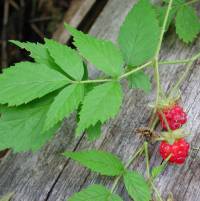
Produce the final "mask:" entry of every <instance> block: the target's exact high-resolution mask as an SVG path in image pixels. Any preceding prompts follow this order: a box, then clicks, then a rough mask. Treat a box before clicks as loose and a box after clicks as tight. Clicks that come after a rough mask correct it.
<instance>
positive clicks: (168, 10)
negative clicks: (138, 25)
mask: <svg viewBox="0 0 200 201" xmlns="http://www.w3.org/2000/svg"><path fill="white" fill-rule="evenodd" d="M172 2H173V0H170V1H169V4H168V7H167V11H166V14H165V18H164V22H163V26H162V29H161V33H160V39H159V42H158V46H157V50H156V54H155V58H157V59H158V57H159V52H160V48H161V45H162V40H163V36H164V33H165V28H166V25H167V20H168V17H169V12H170V10H171V8H172Z"/></svg>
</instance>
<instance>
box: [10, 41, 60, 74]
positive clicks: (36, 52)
mask: <svg viewBox="0 0 200 201" xmlns="http://www.w3.org/2000/svg"><path fill="white" fill-rule="evenodd" d="M10 42H11V43H13V44H15V45H16V46H18V47H20V48H22V49H25V50H27V51H29V52H30V53H31V54H30V56H31V57H32V58H33V59H34V60H35V62H37V63H40V64H46V65H47V66H48V67H50V68H52V69H54V70H58V71H59V70H60V68H59V67H58V66H57V65H56V64H55V62H54V60H53V59H52V58H51V56H50V54H49V52H48V50H47V48H46V47H45V46H44V45H43V44H41V43H31V42H20V41H15V40H10Z"/></svg>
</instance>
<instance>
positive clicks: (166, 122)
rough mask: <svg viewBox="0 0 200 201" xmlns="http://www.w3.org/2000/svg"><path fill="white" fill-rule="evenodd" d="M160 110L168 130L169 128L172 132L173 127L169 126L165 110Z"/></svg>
mask: <svg viewBox="0 0 200 201" xmlns="http://www.w3.org/2000/svg"><path fill="white" fill-rule="evenodd" d="M159 112H160V114H161V116H162V118H163V120H164V123H165V125H166V127H167V130H168V131H169V132H170V133H172V130H171V128H170V127H169V123H168V121H167V119H166V117H165V115H164V113H163V111H162V110H160V111H159Z"/></svg>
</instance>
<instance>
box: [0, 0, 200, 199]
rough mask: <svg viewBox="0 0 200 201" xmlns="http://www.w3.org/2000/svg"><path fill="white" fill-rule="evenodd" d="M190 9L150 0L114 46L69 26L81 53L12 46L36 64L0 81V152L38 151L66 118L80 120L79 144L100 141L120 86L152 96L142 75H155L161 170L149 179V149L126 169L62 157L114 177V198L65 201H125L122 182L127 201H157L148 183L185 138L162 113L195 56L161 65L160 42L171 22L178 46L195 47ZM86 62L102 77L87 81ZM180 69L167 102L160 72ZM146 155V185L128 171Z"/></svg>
mask: <svg viewBox="0 0 200 201" xmlns="http://www.w3.org/2000/svg"><path fill="white" fill-rule="evenodd" d="M194 2H195V1H191V2H185V1H184V0H174V1H173V0H164V5H163V6H162V7H160V6H155V5H152V4H151V3H150V2H149V0H139V2H138V3H137V4H136V5H135V6H134V7H133V9H132V10H131V11H130V13H129V14H128V15H127V17H126V19H125V21H124V23H123V24H122V26H121V28H120V32H119V36H118V42H117V44H114V43H112V42H111V41H107V40H102V39H97V38H95V37H93V36H90V35H88V34H84V33H82V32H81V31H78V30H76V29H75V28H73V27H71V26H70V25H68V24H65V27H66V29H67V30H68V31H69V32H70V33H71V35H72V36H73V39H74V45H75V46H76V47H77V50H78V51H77V50H74V49H71V48H70V47H68V46H65V45H61V44H59V43H57V42H56V41H53V40H50V39H45V43H44V44H40V43H30V42H19V41H11V43H13V44H15V45H16V46H19V47H20V48H23V49H26V50H27V51H29V52H30V56H31V57H32V58H33V59H34V61H35V62H20V63H17V64H15V65H14V66H13V67H11V68H7V69H5V70H4V72H3V74H2V75H1V76H0V104H1V107H0V112H1V119H0V139H1V141H0V150H3V149H5V148H12V149H13V150H14V151H15V152H24V151H28V150H32V151H35V150H38V149H40V148H41V146H43V145H44V144H45V143H46V142H47V141H48V140H49V139H50V138H51V137H52V136H53V134H54V133H55V132H56V131H57V129H58V128H59V127H60V126H61V122H62V120H63V118H65V117H69V116H70V114H71V113H72V112H74V111H76V112H77V113H78V115H77V129H76V136H80V135H81V134H82V133H83V132H86V133H87V134H88V139H89V140H95V139H97V138H98V137H99V136H100V134H101V125H102V124H103V123H105V122H106V121H107V120H109V119H110V118H114V117H115V116H116V115H117V113H118V112H119V110H120V107H121V104H122V101H123V89H122V85H121V80H123V79H127V80H128V83H129V86H130V88H139V89H143V90H144V91H145V92H149V91H151V82H150V79H149V76H148V75H147V74H146V73H145V72H144V69H145V68H153V69H154V71H155V80H156V85H157V95H156V99H155V103H154V104H153V105H154V106H153V114H152V118H151V121H150V124H149V127H150V130H151V131H153V130H154V128H155V125H156V123H157V122H158V116H159V117H160V120H161V123H162V125H163V128H164V129H165V130H167V131H166V132H163V133H161V136H160V137H158V140H162V143H161V148H160V149H161V150H160V152H161V156H162V157H163V159H165V161H164V163H163V164H162V165H161V166H158V167H154V168H153V169H152V170H151V171H150V169H149V159H148V145H147V142H145V143H144V145H143V146H142V147H141V148H140V149H139V150H138V151H137V152H136V153H133V155H132V156H131V157H130V160H129V161H128V162H127V163H126V164H125V165H124V164H123V163H122V162H121V161H120V159H118V158H117V157H116V156H114V155H113V154H111V153H107V152H102V151H97V150H90V151H80V152H75V153H73V152H65V153H64V155H65V156H66V157H70V158H72V159H74V160H76V161H78V162H80V163H81V164H82V165H84V166H86V167H88V168H90V169H91V170H92V171H95V172H97V173H100V174H102V175H107V176H115V177H116V179H115V182H114V184H113V186H112V188H111V190H108V189H106V188H105V187H103V186H101V185H92V186H90V187H88V188H87V189H85V190H83V191H81V192H79V193H77V194H75V195H74V196H72V197H71V198H70V199H69V200H70V201H80V200H83V199H84V200H88V201H90V200H91V201H92V200H93V198H94V197H95V198H96V200H99V201H108V200H109V201H111V200H112V201H120V200H122V199H121V198H120V197H119V196H118V195H116V194H115V193H114V191H115V188H116V186H117V184H118V182H119V180H120V178H123V182H124V184H125V187H126V189H127V191H128V193H129V195H130V197H131V198H133V199H134V200H135V201H149V200H151V194H152V189H153V190H155V193H156V194H157V197H158V199H159V200H160V201H161V200H162V198H161V195H160V194H159V191H158V190H157V188H156V187H155V185H154V182H153V181H154V179H155V178H156V177H157V176H158V175H159V174H160V173H161V172H162V171H163V169H164V167H165V166H166V164H167V161H169V162H172V159H173V161H177V160H178V159H177V158H176V154H175V153H174V152H173V151H171V152H166V148H165V147H169V146H170V147H173V145H174V144H175V145H176V144H177V143H178V144H180V143H179V142H180V141H181V142H183V141H184V142H185V140H184V139H182V138H183V137H184V136H185V135H184V134H183V132H182V131H180V130H176V129H177V128H179V127H180V126H182V124H183V119H180V118H182V116H181V115H179V117H176V118H174V116H173V118H171V116H170V115H171V113H170V115H168V116H167V115H166V113H165V110H163V108H161V107H160V105H163V103H164V102H165V101H166V100H167V101H169V103H171V102H173V103H174V104H178V103H177V99H175V98H174V94H177V91H178V89H179V86H180V85H181V83H182V81H183V80H184V79H185V77H186V76H187V74H188V71H189V70H190V68H191V67H192V64H193V62H194V61H195V60H196V59H198V58H199V57H200V53H198V54H197V55H195V56H193V57H192V58H190V59H185V60H176V61H160V60H159V53H160V49H161V45H162V41H163V37H164V34H165V32H167V30H168V28H169V27H170V25H171V24H173V23H174V20H175V27H176V33H177V34H178V37H179V38H180V39H181V40H182V41H183V42H186V43H188V42H192V41H193V40H194V39H195V37H196V36H197V34H198V33H199V32H200V22H199V19H198V16H197V15H196V12H195V10H194V8H192V7H191V4H192V3H194ZM144 13H145V14H144ZM86 61H88V62H90V63H92V64H93V65H94V66H95V67H96V68H97V69H98V70H99V71H101V72H102V73H103V77H99V78H97V79H90V78H89V77H88V71H87V62H86ZM180 63H183V64H187V65H186V70H185V72H184V73H183V75H182V76H181V77H180V79H179V80H178V82H177V83H176V84H175V85H174V87H173V88H172V89H171V90H170V92H169V93H167V94H165V95H164V92H163V90H162V89H161V85H160V75H159V66H160V65H164V64H180ZM166 97H167V99H166ZM168 106H170V107H171V105H168ZM178 107H180V106H178ZM167 110H169V108H167ZM157 114H158V116H157ZM169 116H170V121H169ZM177 118H178V119H177ZM177 121H178V123H179V126H178V127H175V128H174V129H173V130H175V131H172V130H171V129H172V128H171V125H175V124H176V123H177ZM180 122H182V123H181V125H180ZM184 123H186V121H185V119H184ZM185 143H186V142H185ZM163 144H164V145H163ZM186 145H187V143H186ZM163 147H164V148H163ZM188 150H189V147H188V146H187V150H185V154H184V156H182V155H181V157H183V158H182V160H181V161H183V162H184V161H185V158H186V157H187V154H188ZM178 151H180V150H178ZM143 152H144V153H145V158H146V167H147V168H146V169H147V170H146V177H147V178H146V179H147V180H146V179H145V178H144V177H143V176H142V175H140V174H139V173H138V172H136V171H130V170H128V168H129V166H130V164H131V163H132V162H133V161H134V159H135V158H136V157H137V156H139V155H140V154H142V153H143ZM178 161H179V162H180V160H178Z"/></svg>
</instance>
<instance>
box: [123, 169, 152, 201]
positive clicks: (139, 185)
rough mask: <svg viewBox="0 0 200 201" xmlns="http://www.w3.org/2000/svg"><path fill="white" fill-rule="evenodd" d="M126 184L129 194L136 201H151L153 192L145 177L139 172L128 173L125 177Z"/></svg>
mask: <svg viewBox="0 0 200 201" xmlns="http://www.w3.org/2000/svg"><path fill="white" fill-rule="evenodd" d="M124 184H125V187H126V189H127V191H128V194H129V195H130V196H131V198H133V200H134V201H150V200H151V190H150V188H149V186H148V184H147V182H146V181H145V179H144V177H143V176H142V175H140V174H139V173H138V172H135V171H132V172H127V173H126V174H125V175H124Z"/></svg>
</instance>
